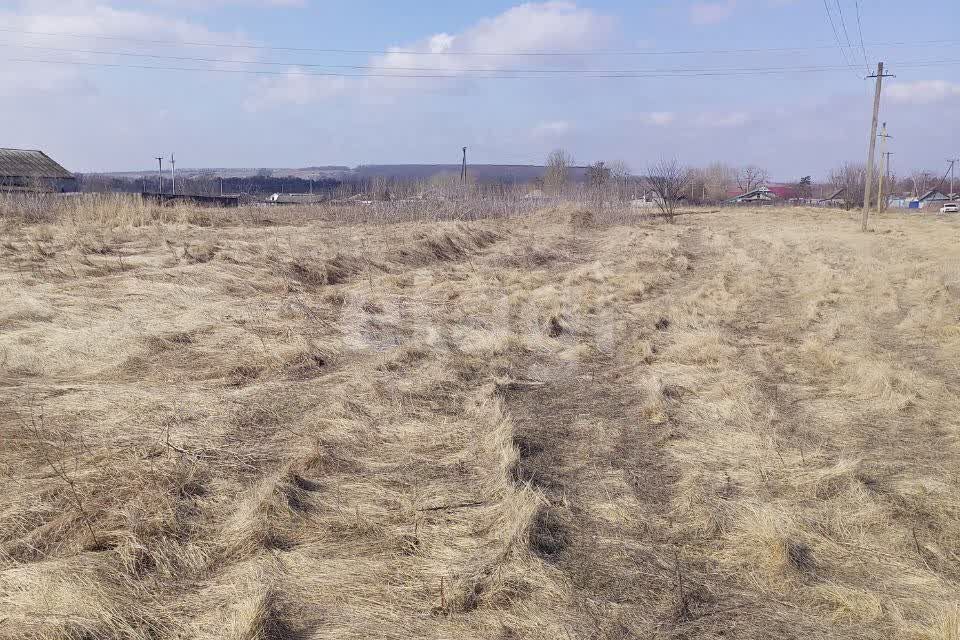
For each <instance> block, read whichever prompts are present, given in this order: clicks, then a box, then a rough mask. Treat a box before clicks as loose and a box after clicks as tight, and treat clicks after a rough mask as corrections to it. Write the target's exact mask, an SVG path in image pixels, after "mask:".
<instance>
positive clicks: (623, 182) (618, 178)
mask: <svg viewBox="0 0 960 640" xmlns="http://www.w3.org/2000/svg"><path fill="white" fill-rule="evenodd" d="M608 166H609V167H610V180H611V182H613V189H614V194H615V196H616V199H617V200H619V201H620V202H623V201H624V200H626V199H628V197H629V194H630V182H631V179H632V177H633V176H632V175H631V173H630V166H629V165H628V164H627V163H626V162H624V161H623V160H614V161H613V162H611V163H610V164H609V165H608Z"/></svg>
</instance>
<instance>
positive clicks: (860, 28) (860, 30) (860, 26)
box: [854, 0, 870, 70]
mask: <svg viewBox="0 0 960 640" xmlns="http://www.w3.org/2000/svg"><path fill="white" fill-rule="evenodd" d="M854 5H855V6H856V8H857V32H858V33H859V34H860V51H861V52H862V53H863V64H864V66H866V67H867V69H868V70H869V69H870V61H869V60H868V57H867V47H866V46H865V45H864V44H863V23H862V21H861V20H860V0H854Z"/></svg>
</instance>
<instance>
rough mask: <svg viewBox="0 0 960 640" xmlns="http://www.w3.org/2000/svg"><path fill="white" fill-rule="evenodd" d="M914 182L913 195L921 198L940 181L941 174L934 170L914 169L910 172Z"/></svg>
mask: <svg viewBox="0 0 960 640" xmlns="http://www.w3.org/2000/svg"><path fill="white" fill-rule="evenodd" d="M910 180H911V182H912V183H913V195H914V197H916V198H919V197H921V196H923V195H924V194H926V193H927V191H929V190H930V189H933V188H935V187H936V186H937V185H938V184H939V183H940V176H939V174H937V173H936V172H934V171H914V172H913V173H911V174H910Z"/></svg>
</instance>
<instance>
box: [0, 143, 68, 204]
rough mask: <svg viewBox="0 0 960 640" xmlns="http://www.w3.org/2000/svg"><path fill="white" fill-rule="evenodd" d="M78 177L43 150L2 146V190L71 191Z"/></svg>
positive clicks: (0, 177)
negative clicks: (5, 147) (4, 147)
mask: <svg viewBox="0 0 960 640" xmlns="http://www.w3.org/2000/svg"><path fill="white" fill-rule="evenodd" d="M77 188H78V184H77V178H76V176H74V175H73V174H72V173H70V172H69V171H67V170H66V169H64V168H63V167H62V166H60V165H59V164H57V163H56V162H55V161H54V160H53V159H52V158H51V157H50V156H48V155H47V154H45V153H44V152H42V151H34V150H26V149H3V148H0V191H6V192H11V191H26V192H34V193H69V192H74V191H77Z"/></svg>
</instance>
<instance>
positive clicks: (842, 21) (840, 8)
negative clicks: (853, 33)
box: [834, 0, 853, 49]
mask: <svg viewBox="0 0 960 640" xmlns="http://www.w3.org/2000/svg"><path fill="white" fill-rule="evenodd" d="M834 1H835V2H836V3H837V13H838V14H839V15H840V25H841V26H842V27H843V37H844V38H845V39H846V41H847V47H848V48H850V49H852V48H853V43H851V42H850V32H849V31H847V21H846V20H845V19H844V17H843V6H842V5H841V4H840V0H834Z"/></svg>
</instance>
